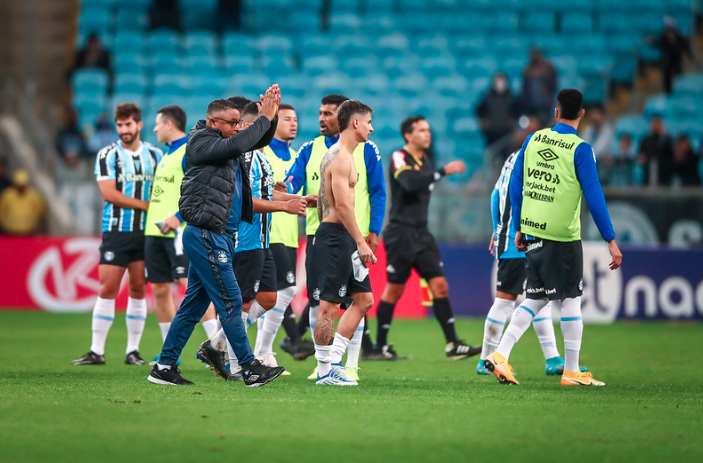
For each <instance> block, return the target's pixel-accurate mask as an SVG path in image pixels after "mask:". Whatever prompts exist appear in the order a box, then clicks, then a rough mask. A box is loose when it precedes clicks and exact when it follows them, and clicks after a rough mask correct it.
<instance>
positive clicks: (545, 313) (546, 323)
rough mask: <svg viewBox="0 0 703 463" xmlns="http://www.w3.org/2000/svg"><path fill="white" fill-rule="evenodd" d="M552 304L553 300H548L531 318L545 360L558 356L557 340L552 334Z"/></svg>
mask: <svg viewBox="0 0 703 463" xmlns="http://www.w3.org/2000/svg"><path fill="white" fill-rule="evenodd" d="M553 304H554V302H550V303H549V304H547V305H545V306H544V307H543V308H542V310H540V311H539V312H537V315H535V319H534V320H532V326H533V327H534V328H535V333H536V334H537V339H539V345H540V346H542V353H543V354H544V359H545V360H547V359H550V358H554V357H559V350H557V341H556V337H555V335H554V323H553V322H552V305H553Z"/></svg>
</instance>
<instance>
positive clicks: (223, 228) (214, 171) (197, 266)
mask: <svg viewBox="0 0 703 463" xmlns="http://www.w3.org/2000/svg"><path fill="white" fill-rule="evenodd" d="M280 101H281V93H280V90H279V88H278V85H273V86H272V87H270V88H269V89H268V90H267V91H266V94H265V95H264V96H262V97H261V111H260V114H261V116H260V117H258V118H257V119H256V120H255V121H254V123H253V124H252V125H251V126H249V127H248V128H247V129H246V130H243V131H241V132H239V133H237V134H236V135H235V133H236V128H237V126H238V125H239V119H240V114H239V111H238V110H237V109H236V107H235V106H234V105H233V104H232V103H231V102H229V101H227V100H215V101H213V102H212V103H210V105H209V106H208V109H207V113H206V117H207V119H206V120H201V121H198V123H197V125H196V126H195V127H194V128H193V129H191V131H190V134H189V135H188V146H187V148H186V172H185V177H184V179H183V184H182V186H181V199H180V203H179V206H180V213H181V215H182V216H183V219H184V220H185V221H186V222H187V223H188V226H187V227H186V229H185V231H184V232H183V249H184V251H185V253H186V254H187V255H188V258H189V259H190V268H189V271H188V289H187V291H186V295H185V299H184V300H183V303H182V304H181V307H180V309H179V310H178V312H177V313H176V317H175V318H174V319H173V322H172V324H171V328H170V330H169V333H168V336H167V337H166V341H165V342H164V346H163V348H162V351H161V355H160V361H159V363H157V364H156V365H154V368H153V369H152V371H151V374H150V375H149V377H148V378H147V379H148V380H149V381H150V382H152V383H155V384H167V385H186V384H193V383H192V382H191V381H188V380H186V379H185V378H183V377H182V376H181V375H180V372H179V371H178V368H177V361H178V358H179V357H180V355H181V351H182V349H183V347H184V346H185V344H186V342H187V341H188V339H189V338H190V335H191V334H192V332H193V328H194V326H195V324H196V323H197V322H198V320H199V319H200V318H201V317H202V315H203V314H204V312H205V310H206V308H207V306H208V304H209V303H210V301H212V302H213V303H214V304H215V309H216V310H217V314H218V316H219V318H220V322H221V323H222V328H223V329H224V331H225V334H226V335H227V339H228V340H229V342H230V344H231V345H232V349H233V350H234V352H235V354H236V355H237V358H238V359H239V365H240V366H241V367H242V377H243V380H244V382H245V384H246V385H247V387H256V386H262V385H264V384H266V383H268V382H269V381H272V380H273V379H275V378H276V377H277V376H278V375H280V374H281V373H282V372H283V371H284V368H283V367H273V368H271V367H267V366H264V365H262V364H261V362H259V360H257V359H255V358H254V355H253V353H252V350H251V346H250V345H249V341H248V339H247V337H246V332H245V330H244V324H243V323H242V319H241V311H242V296H241V292H240V290H239V286H238V284H237V280H236V278H235V276H234V271H233V269H232V257H233V255H234V248H235V243H234V241H235V240H236V234H237V230H238V228H239V222H240V220H245V221H247V222H251V220H252V212H253V210H252V199H251V186H250V185H249V182H246V181H244V182H243V181H242V179H243V178H244V179H246V178H247V173H246V172H244V173H243V172H242V170H241V165H240V162H239V157H241V156H242V154H244V153H246V152H247V151H251V150H254V149H259V148H263V147H264V146H266V145H268V144H269V143H270V142H271V139H272V138H273V135H274V133H275V131H276V125H277V119H276V114H277V113H278V105H279V104H280Z"/></svg>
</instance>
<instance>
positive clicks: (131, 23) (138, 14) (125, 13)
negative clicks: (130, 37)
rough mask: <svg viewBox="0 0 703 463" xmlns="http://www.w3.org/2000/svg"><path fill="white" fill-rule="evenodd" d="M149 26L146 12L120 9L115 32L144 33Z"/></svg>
mask: <svg viewBox="0 0 703 463" xmlns="http://www.w3.org/2000/svg"><path fill="white" fill-rule="evenodd" d="M148 26H149V15H148V13H147V12H146V11H139V10H127V9H118V10H117V13H116V17H115V30H116V31H118V33H119V32H140V33H141V32H142V31H144V30H145V29H146V28H147V27H148Z"/></svg>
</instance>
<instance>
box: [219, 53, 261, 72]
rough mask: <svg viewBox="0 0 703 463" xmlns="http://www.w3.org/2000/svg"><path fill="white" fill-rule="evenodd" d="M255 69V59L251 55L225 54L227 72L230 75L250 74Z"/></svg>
mask: <svg viewBox="0 0 703 463" xmlns="http://www.w3.org/2000/svg"><path fill="white" fill-rule="evenodd" d="M254 68H255V62H254V57H252V56H251V55H245V54H234V53H231V54H225V70H226V72H227V73H228V74H240V73H250V72H252V71H253V70H254Z"/></svg>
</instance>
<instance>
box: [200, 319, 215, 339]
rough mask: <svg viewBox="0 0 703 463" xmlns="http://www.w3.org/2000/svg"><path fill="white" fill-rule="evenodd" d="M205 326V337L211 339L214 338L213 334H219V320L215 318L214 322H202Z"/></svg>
mask: <svg viewBox="0 0 703 463" xmlns="http://www.w3.org/2000/svg"><path fill="white" fill-rule="evenodd" d="M200 323H201V324H202V325H203V329H204V330H205V336H207V337H208V339H209V338H211V337H212V335H213V334H215V333H216V332H217V319H216V318H213V319H212V320H206V321H204V322H200Z"/></svg>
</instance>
